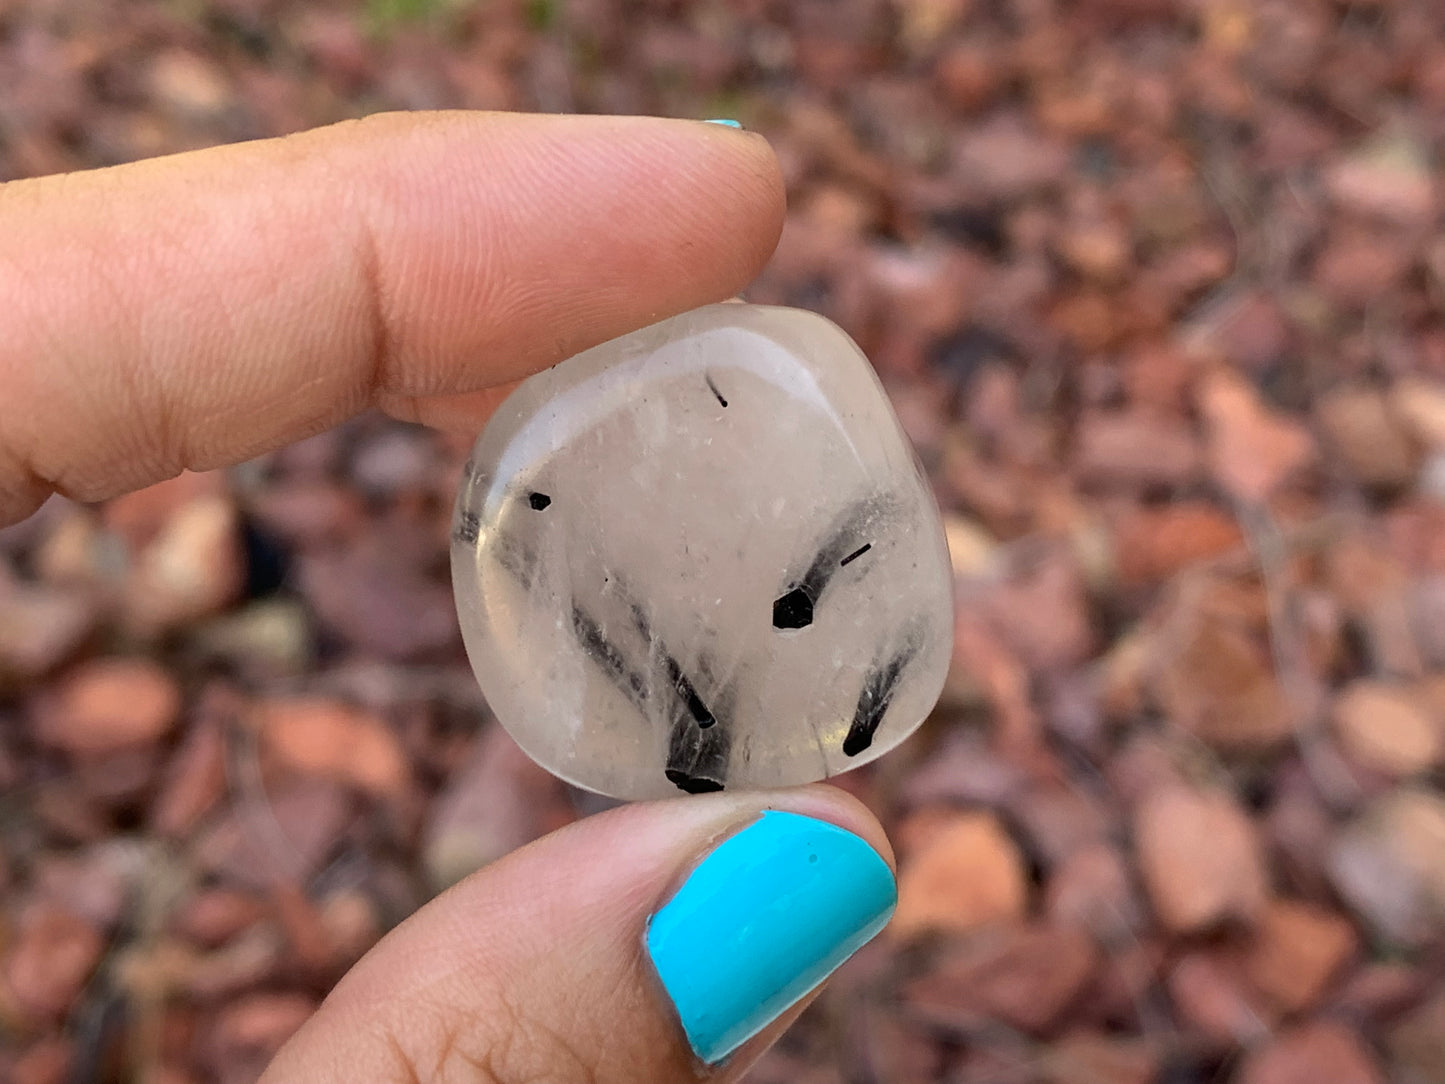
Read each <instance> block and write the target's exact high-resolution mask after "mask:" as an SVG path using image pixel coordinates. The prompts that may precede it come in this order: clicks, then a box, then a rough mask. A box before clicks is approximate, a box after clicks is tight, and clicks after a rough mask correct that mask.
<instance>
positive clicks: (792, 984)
mask: <svg viewBox="0 0 1445 1084" xmlns="http://www.w3.org/2000/svg"><path fill="white" fill-rule="evenodd" d="M891 866H892V850H891V848H890V847H889V846H888V841H887V840H886V839H885V838H884V835H883V831H882V829H881V828H880V827H879V825H878V822H877V821H876V820H874V818H873V817H872V815H871V814H869V813H868V811H867V810H866V809H864V808H863V806H862V805H860V804H859V803H858V802H856V801H855V800H854V799H852V798H850V797H848V796H847V795H845V794H843V793H842V792H841V791H838V790H835V789H833V788H831V787H821V786H820V787H806V788H801V789H797V790H789V791H776V792H758V793H740V794H716V795H707V796H697V797H691V798H682V799H676V800H673V801H667V802H649V803H644V804H638V805H633V806H627V807H624V808H621V809H615V810H612V811H611V812H608V813H604V814H601V815H600V816H596V817H592V818H590V819H588V820H584V821H580V822H578V823H577V824H574V825H571V826H570V827H568V828H565V829H563V830H562V831H560V832H556V833H554V834H553V835H551V836H548V837H546V838H545V839H541V840H538V841H537V842H536V843H534V844H532V845H531V846H529V847H525V848H523V849H522V850H520V851H517V852H515V853H513V854H511V855H509V856H507V857H506V858H504V859H502V860H501V861H499V862H497V863H495V864H494V865H491V866H488V867H487V868H486V869H484V870H482V871H480V872H479V873H477V874H475V875H473V876H472V877H470V878H468V879H467V880H465V881H463V882H462V883H461V884H459V885H457V886H456V887H455V888H453V889H451V890H450V891H448V892H446V893H444V894H443V895H442V896H440V897H438V898H437V899H436V900H434V901H432V903H430V904H429V905H428V906H426V907H424V908H423V909H422V910H420V911H419V912H417V914H416V915H414V916H413V917H412V918H411V919H410V920H408V921H407V922H405V923H404V924H402V925H401V926H399V927H398V928H397V929H395V930H393V931H392V932H391V933H390V934H389V935H388V936H387V937H386V938H385V939H384V940H382V942H381V943H380V944H378V945H377V946H376V947H375V948H374V949H373V950H372V951H371V952H370V953H369V954H368V955H367V956H366V957H365V958H364V959H363V960H362V961H361V962H360V963H359V964H357V966H356V967H355V968H354V969H353V970H352V971H351V972H350V973H349V974H348V975H347V976H346V977H345V978H344V979H343V980H342V981H341V983H340V984H339V985H338V986H337V987H336V989H335V990H334V991H333V992H332V994H331V996H330V997H329V998H327V1000H326V1002H325V1003H324V1004H323V1005H322V1006H321V1008H320V1009H319V1010H318V1011H317V1013H316V1015H315V1016H314V1017H313V1018H312V1019H311V1021H310V1022H309V1023H308V1024H307V1025H306V1026H305V1027H304V1028H302V1029H301V1031H299V1032H298V1033H297V1034H296V1036H295V1037H294V1038H293V1039H292V1040H291V1042H290V1043H289V1044H288V1045H287V1046H286V1047H285V1048H284V1049H283V1050H282V1051H281V1053H280V1054H279V1055H277V1057H276V1060H275V1061H274V1062H273V1063H272V1065H271V1067H270V1069H269V1070H268V1071H267V1073H266V1075H265V1076H264V1077H263V1078H262V1081H263V1084H292V1082H298V1084H299V1082H303V1081H304V1082H306V1084H331V1082H336V1084H340V1082H343V1081H344V1082H346V1084H353V1082H355V1081H358V1080H365V1081H369V1082H379V1084H389V1082H393V1081H395V1082H397V1084H431V1082H434V1081H436V1082H440V1081H447V1082H458V1084H461V1082H476V1084H483V1082H485V1084H524V1082H530V1081H538V1080H548V1081H558V1082H563V1084H565V1082H572V1081H585V1082H588V1084H613V1082H616V1084H623V1082H626V1084H635V1082H636V1081H656V1082H660V1084H667V1082H671V1081H692V1080H695V1079H697V1078H698V1077H699V1075H700V1074H701V1073H702V1071H703V1068H704V1066H715V1067H716V1068H715V1069H713V1070H712V1071H711V1072H710V1074H709V1076H710V1079H711V1080H713V1081H719V1082H726V1081H733V1080H736V1079H738V1078H739V1077H740V1076H741V1075H742V1073H743V1071H744V1070H745V1069H746V1068H747V1066H748V1065H749V1064H751V1063H752V1061H753V1060H755V1059H756V1058H757V1056H758V1055H759V1054H760V1053H762V1051H763V1050H764V1049H765V1048H766V1047H767V1045H768V1044H769V1043H771V1042H772V1041H773V1040H774V1039H775V1038H776V1037H777V1036H778V1034H779V1033H780V1032H781V1031H782V1030H783V1028H785V1027H786V1026H787V1025H788V1023H790V1022H791V1021H792V1019H793V1018H794V1017H795V1016H796V1015H797V1014H798V1013H799V1012H800V1011H801V1009H802V1006H803V1004H805V1003H806V1001H807V1000H808V997H809V995H810V994H811V992H812V991H813V990H815V989H816V987H817V986H818V985H819V984H820V983H821V982H822V981H823V979H824V978H826V977H827V975H828V974H829V973H830V972H832V971H833V969H834V968H836V967H837V966H838V965H839V964H841V963H842V962H843V961H844V960H845V959H847V958H848V957H849V956H850V955H852V953H853V952H854V951H856V950H857V949H858V948H859V947H860V946H861V945H863V944H864V943H865V942H866V941H868V940H869V939H870V938H871V937H872V936H873V935H874V934H876V933H877V932H878V931H879V930H880V929H882V927H883V925H884V924H885V923H886V922H887V921H888V918H889V916H890V915H891V914H892V912H893V905H894V900H895V889H894V879H893V872H892V868H891Z"/></svg>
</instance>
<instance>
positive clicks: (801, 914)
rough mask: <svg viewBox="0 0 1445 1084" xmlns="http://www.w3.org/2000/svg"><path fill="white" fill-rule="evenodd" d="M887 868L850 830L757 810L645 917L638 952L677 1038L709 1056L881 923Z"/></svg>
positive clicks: (759, 1022) (815, 980) (765, 1018)
mask: <svg viewBox="0 0 1445 1084" xmlns="http://www.w3.org/2000/svg"><path fill="white" fill-rule="evenodd" d="M897 899H898V892H897V887H896V885H895V884H894V880H893V873H892V871H891V870H889V868H888V865H887V863H885V862H884V861H883V859H882V858H881V857H880V856H879V854H878V852H877V851H875V850H874V849H873V848H872V847H870V846H869V845H868V844H867V843H866V842H865V841H864V840H863V839H862V838H861V837H860V836H857V835H854V834H853V833H852V832H848V831H845V830H844V829H842V828H839V827H837V826H836V825H833V824H829V823H827V822H826V821H820V820H815V819H814V818H812V817H805V816H802V815H801V814H798V813H786V812H780V811H768V812H766V813H764V814H763V815H762V816H761V817H759V818H758V819H757V820H756V821H754V822H753V823H752V824H750V825H748V826H747V827H746V828H744V829H742V830H741V831H739V832H737V833H735V834H734V835H731V836H729V837H728V838H727V839H725V840H723V842H722V843H720V844H718V846H717V847H715V848H714V849H713V850H712V851H711V852H710V853H709V854H708V855H707V856H706V857H705V858H703V860H702V861H701V862H700V863H699V864H698V866H697V868H696V869H694V870H693V871H692V873H691V875H690V876H689V877H688V879H687V880H686V881H685V882H684V883H683V885H682V887H681V888H679V889H678V890H677V894H676V895H674V896H673V897H672V899H670V900H668V901H667V903H666V904H665V905H663V907H662V909H661V910H659V911H658V912H657V913H656V914H655V915H653V916H652V920H651V921H650V922H649V923H648V926H647V951H648V953H649V955H651V957H652V963H653V966H654V967H656V968H657V973H658V975H659V976H660V977H661V978H662V985H663V986H664V987H665V988H666V990H667V994H668V996H669V997H670V998H671V999H672V1003H673V1005H674V1006H676V1008H677V1014H678V1017H679V1018H680V1019H681V1021H682V1026H683V1030H684V1031H686V1032H687V1039H688V1042H689V1043H690V1044H691V1046H692V1049H693V1051H694V1052H695V1053H696V1054H697V1056H698V1057H699V1058H701V1059H702V1060H703V1061H705V1062H707V1063H708V1064H713V1063H715V1062H718V1061H721V1060H722V1059H723V1058H725V1057H727V1055H729V1054H731V1053H732V1052H733V1051H734V1050H736V1049H737V1048H738V1047H739V1046H741V1045H742V1044H743V1043H745V1042H747V1041H748V1040H749V1039H751V1038H752V1037H753V1036H754V1035H756V1034H757V1033H758V1032H760V1031H761V1030H762V1029H763V1028H765V1027H766V1026H767V1025H768V1024H769V1023H770V1022H771V1021H773V1020H774V1019H776V1018H777V1017H778V1015H779V1014H781V1013H782V1012H783V1011H784V1010H786V1009H787V1008H788V1007H789V1006H790V1005H793V1004H795V1003H796V1002H797V1001H798V1000H799V999H800V998H802V997H803V995H805V994H806V993H808V991H810V990H812V989H813V987H815V986H817V985H818V984H819V983H820V982H822V981H823V980H824V979H825V978H827V977H828V976H829V975H830V974H832V972H833V971H834V970H835V969H836V968H837V967H838V965H839V964H841V963H842V962H843V961H844V960H846V959H847V958H848V957H849V956H851V955H853V953H855V952H857V951H858V949H860V948H861V947H862V946H863V945H864V944H866V943H867V942H868V941H869V940H871V939H872V938H873V937H874V935H876V934H877V933H878V931H879V930H881V929H882V928H883V927H884V926H885V925H887V923H888V919H889V918H890V917H891V916H892V914H893V907H894V904H895V903H896V902H897Z"/></svg>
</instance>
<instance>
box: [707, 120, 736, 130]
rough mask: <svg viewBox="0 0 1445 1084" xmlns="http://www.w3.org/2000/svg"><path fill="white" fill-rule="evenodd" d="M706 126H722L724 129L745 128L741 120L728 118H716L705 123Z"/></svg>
mask: <svg viewBox="0 0 1445 1084" xmlns="http://www.w3.org/2000/svg"><path fill="white" fill-rule="evenodd" d="M703 123H704V124H721V125H722V126H723V127H724V128H739V129H741V128H742V126H743V122H742V121H740V120H728V119H727V118H726V117H714V118H712V119H711V120H706V121H703Z"/></svg>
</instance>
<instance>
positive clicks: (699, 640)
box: [452, 304, 952, 798]
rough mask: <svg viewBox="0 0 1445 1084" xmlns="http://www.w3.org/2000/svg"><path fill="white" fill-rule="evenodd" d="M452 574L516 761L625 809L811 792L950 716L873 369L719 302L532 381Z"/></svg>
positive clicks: (948, 611)
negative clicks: (653, 801)
mask: <svg viewBox="0 0 1445 1084" xmlns="http://www.w3.org/2000/svg"><path fill="white" fill-rule="evenodd" d="M452 573H453V578H454V581H455V587H456V593H457V605H458V610H459V612H460V615H461V625H462V631H463V635H464V639H465V641H466V646H467V651H468V654H469V656H470V658H471V661H472V665H473V667H474V669H475V670H476V672H477V677H478V679H479V680H480V682H481V685H482V689H483V691H484V692H485V693H486V695H487V699H488V701H489V702H490V704H491V707H492V709H493V711H494V712H495V713H496V715H497V717H498V718H499V719H500V720H501V722H502V723H503V725H504V726H506V728H507V729H508V730H509V731H510V732H511V733H512V735H513V736H514V737H515V738H516V740H517V742H518V744H519V745H520V746H521V747H522V748H523V749H525V750H526V751H527V752H528V753H529V754H530V755H531V756H532V757H533V758H534V759H536V760H537V761H538V762H539V763H541V764H542V765H543V766H544V767H546V768H548V769H549V770H551V771H553V772H554V773H556V774H557V775H559V776H561V777H562V778H564V779H567V780H569V781H570V782H573V783H576V784H578V785H580V786H583V787H587V788H589V789H592V790H596V791H600V792H602V793H604V794H609V795H612V796H614V797H620V798H649V797H661V796H665V795H668V794H676V793H677V791H678V789H679V788H680V789H682V790H684V791H689V792H696V791H706V790H719V789H722V788H723V787H724V786H728V787H736V786H783V785H791V784H797V783H806V782H811V781H814V780H817V779H821V778H824V777H826V776H829V775H833V774H836V773H838V772H841V771H845V770H847V769H849V768H852V767H855V766H857V765H858V764H862V763H866V762H867V761H869V760H872V759H873V758H874V757H877V756H878V755H880V754H881V753H883V752H886V751H887V750H888V749H890V748H892V747H893V746H895V745H897V744H898V743H899V742H900V741H902V740H903V739H904V738H905V737H907V736H908V734H909V733H910V732H911V731H912V730H913V729H914V728H915V727H916V726H917V725H918V724H919V723H920V722H921V721H922V719H923V718H924V716H925V715H927V714H928V712H929V711H930V710H931V709H932V707H933V705H934V702H935V701H936V700H937V697H938V694H939V690H940V689H941V687H942V685H943V680H944V677H945V675H946V673H947V669H948V660H949V656H950V653H951V644H952V581H951V577H950V570H949V561H948V551H947V549H946V547H945V544H944V540H943V532H942V529H941V526H940V523H939V517H938V511H937V507H936V505H935V504H934V501H933V497H932V495H931V493H930V491H929V489H928V486H927V483H926V482H925V481H924V479H923V476H922V474H921V472H920V470H919V468H918V464H917V460H916V458H915V457H914V455H913V453H912V451H911V449H910V448H909V445H908V442H907V440H906V438H905V437H904V434H903V431H902V429H901V427H900V426H899V424H898V420H897V418H896V417H895V416H894V414H893V411H892V408H891V407H890V406H889V403H888V400H887V398H886V396H885V395H884V393H883V390H882V388H881V386H880V385H879V383H878V380H877V377H876V376H875V375H874V373H873V371H872V368H871V367H870V366H869V364H868V362H867V360H866V359H865V358H864V357H863V356H862V354H861V353H860V352H859V351H858V348H857V347H856V346H855V345H854V344H853V343H852V342H851V341H850V340H849V339H848V337H847V336H846V335H845V334H844V333H843V332H842V331H841V330H840V329H839V328H837V327H836V326H834V325H833V324H831V323H829V322H828V321H827V320H825V319H823V318H822V317H820V316H816V315H814V314H811V313H807V312H801V311H795V310H789V309H782V308H773V307H765V306H755V305H732V304H730V305H713V306H709V307H706V308H702V309H698V310H696V311H693V312H689V313H685V314H683V315H681V316H678V317H675V318H673V319H670V320H665V321H663V322H661V323H658V324H654V325H653V326H651V327H648V328H644V329H642V330H641V331H637V332H634V333H632V334H630V335H626V336H624V337H622V338H620V339H616V340H614V341H612V342H609V343H605V344H603V345H602V346H599V347H596V348H594V349H592V350H588V351H586V352H584V353H582V354H579V355H577V356H576V357H574V358H572V359H570V360H568V361H566V362H564V363H562V364H561V365H558V366H556V367H555V368H552V369H549V370H547V371H546V372H543V373H540V374H538V375H536V376H534V377H532V378H530V379H529V380H527V381H526V382H525V383H523V384H522V385H521V386H520V387H519V388H518V389H517V390H516V391H515V392H514V393H513V394H512V396H511V397H510V398H509V399H508V400H507V401H506V403H504V404H503V406H502V407H501V409H500V410H499V411H498V412H497V414H496V415H495V417H494V418H493V419H492V421H491V422H490V424H489V425H488V426H487V428H486V430H485V431H484V432H483V433H482V435H481V437H480V438H479V439H478V441H477V445H476V447H475V449H474V450H473V452H472V458H471V460H470V461H469V462H468V464H467V468H466V471H465V475H464V480H463V484H462V490H461V494H460V496H459V498H458V501H457V508H456V516H455V522H454V530H453V541H452Z"/></svg>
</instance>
